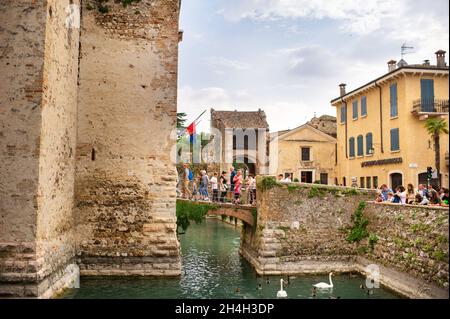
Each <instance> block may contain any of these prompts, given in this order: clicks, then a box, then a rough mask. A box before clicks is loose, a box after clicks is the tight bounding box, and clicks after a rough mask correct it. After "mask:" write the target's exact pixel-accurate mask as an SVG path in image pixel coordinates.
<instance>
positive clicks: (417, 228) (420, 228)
mask: <svg viewBox="0 0 450 319" xmlns="http://www.w3.org/2000/svg"><path fill="white" fill-rule="evenodd" d="M410 229H411V231H412V232H413V233H417V232H427V231H428V230H429V229H430V225H426V224H424V223H422V222H418V223H417V224H412V225H411V226H410Z"/></svg>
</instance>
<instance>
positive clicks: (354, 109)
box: [353, 100, 358, 120]
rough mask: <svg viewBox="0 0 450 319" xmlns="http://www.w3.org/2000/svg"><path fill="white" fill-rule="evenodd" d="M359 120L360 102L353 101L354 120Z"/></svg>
mask: <svg viewBox="0 0 450 319" xmlns="http://www.w3.org/2000/svg"><path fill="white" fill-rule="evenodd" d="M357 118H358V101H357V100H356V101H353V119H354V120H356V119H357Z"/></svg>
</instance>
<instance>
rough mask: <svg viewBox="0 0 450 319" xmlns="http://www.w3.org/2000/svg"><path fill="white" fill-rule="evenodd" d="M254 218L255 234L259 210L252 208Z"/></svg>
mask: <svg viewBox="0 0 450 319" xmlns="http://www.w3.org/2000/svg"><path fill="white" fill-rule="evenodd" d="M252 216H253V233H255V232H256V226H257V224H258V210H257V209H256V208H252Z"/></svg>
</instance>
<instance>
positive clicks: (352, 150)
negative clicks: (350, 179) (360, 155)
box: [349, 137, 355, 157]
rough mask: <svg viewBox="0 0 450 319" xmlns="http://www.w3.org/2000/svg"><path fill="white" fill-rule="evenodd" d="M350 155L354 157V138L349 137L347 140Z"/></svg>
mask: <svg viewBox="0 0 450 319" xmlns="http://www.w3.org/2000/svg"><path fill="white" fill-rule="evenodd" d="M349 144H350V146H349V149H350V157H355V138H353V137H351V138H350V140H349Z"/></svg>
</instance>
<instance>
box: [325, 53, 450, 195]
mask: <svg viewBox="0 0 450 319" xmlns="http://www.w3.org/2000/svg"><path fill="white" fill-rule="evenodd" d="M436 56H437V61H436V64H435V65H431V64H430V63H429V61H425V63H423V64H414V65H408V64H407V63H406V62H405V61H404V60H401V61H400V62H399V63H398V64H396V61H389V62H388V72H387V73H386V74H384V75H383V76H381V77H379V78H377V79H375V80H373V81H370V82H369V83H367V84H365V85H363V86H361V87H359V88H357V89H355V90H353V91H351V92H348V93H347V92H346V91H345V84H341V96H340V97H338V98H336V99H334V100H333V101H331V104H332V105H333V106H334V107H335V108H336V114H337V118H338V126H337V140H338V142H337V145H338V146H337V159H338V166H337V177H338V181H339V183H340V184H343V185H357V186H359V187H362V188H376V187H378V186H380V185H381V184H387V185H389V186H390V187H391V188H395V187H396V186H398V185H407V184H408V183H412V184H413V185H415V186H416V187H417V185H418V184H419V183H427V167H433V168H434V166H435V152H434V149H433V139H432V138H431V137H430V135H429V134H428V133H427V131H426V129H425V127H424V124H425V120H426V119H429V118H441V119H445V120H446V121H447V125H448V118H449V117H448V114H449V83H448V75H449V68H448V66H447V65H446V63H445V52H444V51H438V52H436ZM448 143H449V138H448V135H445V134H444V135H441V142H440V147H441V149H440V153H441V167H440V169H441V180H442V185H444V186H447V187H448V185H449V166H448V165H449V163H448Z"/></svg>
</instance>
